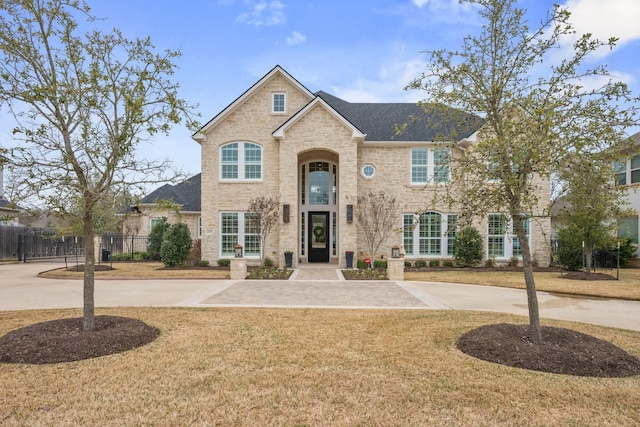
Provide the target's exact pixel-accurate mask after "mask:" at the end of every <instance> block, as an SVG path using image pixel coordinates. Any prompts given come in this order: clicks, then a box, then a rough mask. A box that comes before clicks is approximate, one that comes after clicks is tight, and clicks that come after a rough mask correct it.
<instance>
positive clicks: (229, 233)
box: [220, 212, 238, 256]
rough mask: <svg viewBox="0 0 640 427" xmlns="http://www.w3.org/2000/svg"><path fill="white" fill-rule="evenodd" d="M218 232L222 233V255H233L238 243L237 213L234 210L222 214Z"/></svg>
mask: <svg viewBox="0 0 640 427" xmlns="http://www.w3.org/2000/svg"><path fill="white" fill-rule="evenodd" d="M220 232H221V235H222V242H221V243H222V255H223V256H233V255H234V253H235V246H236V244H237V243H238V214H237V213H236V212H227V213H223V214H222V220H221V224H220Z"/></svg>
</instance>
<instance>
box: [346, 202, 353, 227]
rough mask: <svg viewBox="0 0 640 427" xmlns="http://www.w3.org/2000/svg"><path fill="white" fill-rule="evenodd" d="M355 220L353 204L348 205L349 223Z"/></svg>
mask: <svg viewBox="0 0 640 427" xmlns="http://www.w3.org/2000/svg"><path fill="white" fill-rule="evenodd" d="M352 222H353V205H347V223H348V224H351V223H352Z"/></svg>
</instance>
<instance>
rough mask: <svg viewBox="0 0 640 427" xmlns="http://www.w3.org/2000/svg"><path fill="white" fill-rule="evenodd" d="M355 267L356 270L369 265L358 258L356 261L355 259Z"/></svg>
mask: <svg viewBox="0 0 640 427" xmlns="http://www.w3.org/2000/svg"><path fill="white" fill-rule="evenodd" d="M356 268H357V269H358V270H363V269H365V268H369V265H368V264H367V263H365V262H364V260H363V259H359V260H358V261H356Z"/></svg>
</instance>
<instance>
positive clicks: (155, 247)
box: [147, 217, 169, 261]
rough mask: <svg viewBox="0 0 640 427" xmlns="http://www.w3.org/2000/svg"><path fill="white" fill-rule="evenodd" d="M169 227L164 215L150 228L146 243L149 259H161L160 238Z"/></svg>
mask: <svg viewBox="0 0 640 427" xmlns="http://www.w3.org/2000/svg"><path fill="white" fill-rule="evenodd" d="M168 229H169V223H168V222H167V218H166V217H162V219H161V220H160V221H159V222H156V224H155V225H154V226H153V228H152V229H151V232H150V233H149V244H148V245H147V253H148V255H149V259H150V260H153V261H160V260H161V259H162V257H161V255H160V250H161V248H162V239H163V236H164V233H165V232H166V231H167V230H168Z"/></svg>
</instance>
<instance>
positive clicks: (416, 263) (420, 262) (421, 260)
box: [414, 259, 427, 268]
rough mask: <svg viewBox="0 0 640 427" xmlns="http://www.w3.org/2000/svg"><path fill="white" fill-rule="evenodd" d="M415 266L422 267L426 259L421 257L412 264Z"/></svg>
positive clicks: (425, 263)
mask: <svg viewBox="0 0 640 427" xmlns="http://www.w3.org/2000/svg"><path fill="white" fill-rule="evenodd" d="M414 265H415V266H416V267H417V268H422V267H426V266H427V261H425V260H423V259H419V260H417V261H416V262H415V264H414Z"/></svg>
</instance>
